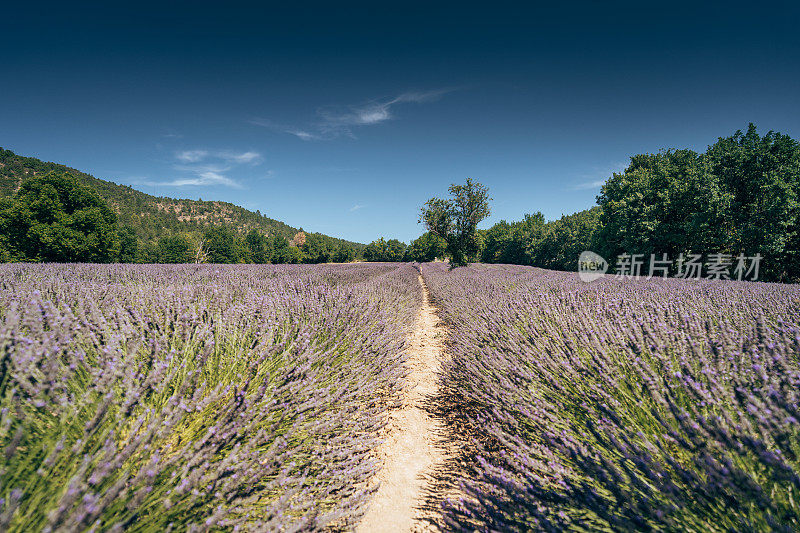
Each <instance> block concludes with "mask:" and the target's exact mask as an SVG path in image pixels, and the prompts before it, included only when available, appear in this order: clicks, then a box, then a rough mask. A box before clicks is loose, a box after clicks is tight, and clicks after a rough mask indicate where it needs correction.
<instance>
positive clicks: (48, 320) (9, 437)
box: [0, 264, 420, 531]
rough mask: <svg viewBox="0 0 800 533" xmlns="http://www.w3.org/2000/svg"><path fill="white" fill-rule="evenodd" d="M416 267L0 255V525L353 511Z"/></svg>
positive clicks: (271, 522) (183, 524) (318, 520)
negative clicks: (118, 262)
mask: <svg viewBox="0 0 800 533" xmlns="http://www.w3.org/2000/svg"><path fill="white" fill-rule="evenodd" d="M416 276H417V273H416V271H415V270H414V269H413V268H412V267H410V266H408V265H403V266H397V265H380V264H373V265H348V266H336V267H334V266H318V267H306V266H274V267H273V266H225V267H214V266H188V265H187V266H174V267H171V266H97V265H91V266H90V265H85V266H84V265H77V266H76V265H30V266H26V265H4V266H2V267H0V404H1V405H2V409H1V410H0V453H3V454H4V456H3V463H2V467H0V530H2V531H42V530H44V531H56V530H58V531H61V530H65V531H82V530H88V529H91V530H95V531H101V530H102V531H115V530H116V531H118V530H123V529H125V530H132V531H167V530H169V529H172V528H175V529H179V530H187V529H188V530H196V531H203V530H209V529H216V528H218V527H224V528H225V529H233V530H240V529H245V530H272V529H281V530H283V531H292V530H296V529H303V530H309V529H311V530H314V529H320V528H323V527H326V526H337V527H344V528H346V527H349V526H351V525H352V524H354V523H355V522H356V521H357V519H358V518H359V516H360V514H361V513H362V512H363V509H364V504H365V502H366V500H367V498H368V497H369V490H370V489H368V488H367V486H368V483H367V481H368V479H369V478H370V477H371V475H372V474H373V473H374V471H375V469H376V468H377V467H378V466H379V465H377V464H376V463H375V461H374V459H372V454H371V450H372V449H373V447H374V446H375V445H376V436H377V434H378V430H379V428H380V427H381V425H382V424H383V423H384V421H385V414H386V411H387V409H388V408H389V407H391V405H393V404H394V403H395V402H396V401H397V398H398V394H399V388H398V386H399V382H398V378H399V377H400V375H401V373H402V372H403V370H402V365H401V361H400V354H401V352H402V344H403V342H404V339H405V338H406V335H407V333H408V330H409V328H410V327H411V326H412V323H413V319H414V316H415V313H416V309H417V307H418V305H419V301H420V294H419V286H418V283H417V280H416Z"/></svg>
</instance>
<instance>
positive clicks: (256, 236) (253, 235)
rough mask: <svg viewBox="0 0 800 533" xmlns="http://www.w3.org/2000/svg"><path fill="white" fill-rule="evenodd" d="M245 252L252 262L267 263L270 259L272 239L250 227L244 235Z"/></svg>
mask: <svg viewBox="0 0 800 533" xmlns="http://www.w3.org/2000/svg"><path fill="white" fill-rule="evenodd" d="M245 243H246V245H247V253H248V257H249V260H250V262H252V263H269V262H270V261H271V260H272V241H271V240H269V239H268V238H267V236H266V235H263V234H261V233H259V232H258V230H255V229H251V230H250V231H249V232H248V233H247V236H246V237H245Z"/></svg>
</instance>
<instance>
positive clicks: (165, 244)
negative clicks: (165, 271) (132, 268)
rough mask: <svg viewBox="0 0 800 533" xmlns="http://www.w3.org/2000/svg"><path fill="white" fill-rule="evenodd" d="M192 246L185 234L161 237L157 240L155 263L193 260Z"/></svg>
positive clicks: (189, 261)
mask: <svg viewBox="0 0 800 533" xmlns="http://www.w3.org/2000/svg"><path fill="white" fill-rule="evenodd" d="M194 256H195V254H194V246H193V245H192V242H190V241H189V239H188V238H186V236H185V235H172V236H170V237H161V239H159V241H158V252H157V256H156V258H155V261H153V262H157V263H191V262H192V261H193V260H194Z"/></svg>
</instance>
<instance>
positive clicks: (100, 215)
mask: <svg viewBox="0 0 800 533" xmlns="http://www.w3.org/2000/svg"><path fill="white" fill-rule="evenodd" d="M0 208H1V209H2V210H1V211H0V235H2V237H0V248H2V249H3V250H4V253H3V255H4V257H5V258H7V259H8V260H12V261H47V262H95V263H110V262H112V261H115V260H116V259H117V257H118V255H119V250H120V241H119V236H118V235H117V227H116V215H115V214H114V212H113V211H112V210H111V209H110V208H109V206H108V204H106V202H104V201H103V199H102V198H100V196H99V195H98V194H97V193H96V192H95V191H93V190H92V189H90V188H88V187H85V186H83V185H81V183H80V182H79V181H78V180H77V179H76V178H75V177H74V176H72V175H71V174H68V173H56V172H51V173H48V174H46V175H43V176H36V177H34V178H32V179H30V180H28V181H26V182H25V183H23V184H22V186H21V187H20V188H19V190H18V191H17V192H16V193H15V194H14V195H13V196H12V197H11V198H10V199H9V200H6V201H4V202H3V204H2V206H0Z"/></svg>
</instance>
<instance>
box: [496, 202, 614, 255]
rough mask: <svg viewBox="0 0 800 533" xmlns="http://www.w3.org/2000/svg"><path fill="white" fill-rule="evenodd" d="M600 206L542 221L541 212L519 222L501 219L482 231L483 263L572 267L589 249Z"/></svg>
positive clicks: (526, 216)
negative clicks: (584, 251) (580, 255)
mask: <svg viewBox="0 0 800 533" xmlns="http://www.w3.org/2000/svg"><path fill="white" fill-rule="evenodd" d="M599 216H600V208H599V207H595V208H592V209H589V210H587V211H581V212H579V213H575V214H573V215H568V216H563V217H561V218H560V219H558V220H553V221H550V222H545V220H544V215H543V214H542V213H535V214H533V215H525V218H524V219H523V220H521V221H519V222H506V221H505V220H501V221H500V222H498V223H497V224H495V225H494V226H492V227H491V228H489V229H488V230H486V231H484V232H483V237H484V241H485V245H484V248H483V251H482V254H481V259H482V261H483V262H485V263H507V264H518V265H531V266H538V267H541V268H550V269H553V270H574V269H575V266H576V264H577V258H578V255H579V254H580V253H581V252H582V251H583V250H588V249H591V247H592V243H593V238H594V233H595V230H596V229H597V226H598V219H599Z"/></svg>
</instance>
